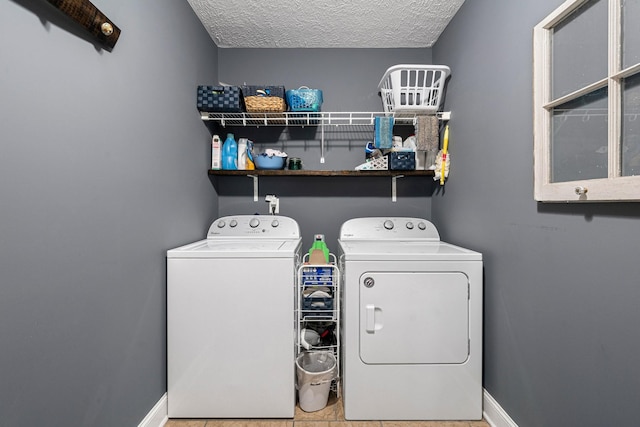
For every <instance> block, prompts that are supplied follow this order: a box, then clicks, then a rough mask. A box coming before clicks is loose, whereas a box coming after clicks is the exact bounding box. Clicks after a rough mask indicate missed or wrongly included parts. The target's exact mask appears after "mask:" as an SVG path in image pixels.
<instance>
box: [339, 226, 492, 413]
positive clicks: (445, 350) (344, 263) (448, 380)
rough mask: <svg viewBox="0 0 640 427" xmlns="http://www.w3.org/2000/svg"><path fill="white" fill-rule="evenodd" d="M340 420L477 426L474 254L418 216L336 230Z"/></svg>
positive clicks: (478, 303) (478, 297) (477, 274)
mask: <svg viewBox="0 0 640 427" xmlns="http://www.w3.org/2000/svg"><path fill="white" fill-rule="evenodd" d="M339 246H340V264H341V270H342V272H343V275H344V281H343V304H342V309H343V311H344V313H343V316H342V320H343V323H342V339H343V342H342V344H343V346H342V349H343V351H342V358H343V360H342V367H343V372H342V381H343V382H342V383H343V401H344V411H345V418H346V419H347V420H478V419H481V418H482V254H480V253H478V252H474V251H471V250H468V249H464V248H461V247H458V246H454V245H451V244H448V243H444V242H441V241H440V236H439V234H438V231H437V229H436V228H435V226H434V225H433V224H432V223H431V222H429V221H427V220H425V219H420V218H356V219H352V220H349V221H347V222H345V223H344V224H343V225H342V227H341V229H340V238H339Z"/></svg>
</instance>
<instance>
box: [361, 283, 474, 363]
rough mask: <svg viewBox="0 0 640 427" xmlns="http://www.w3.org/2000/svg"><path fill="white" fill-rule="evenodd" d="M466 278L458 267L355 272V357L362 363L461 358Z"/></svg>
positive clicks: (465, 337)
mask: <svg viewBox="0 0 640 427" xmlns="http://www.w3.org/2000/svg"><path fill="white" fill-rule="evenodd" d="M468 355H469V280H468V277H467V275H466V274H464V273H462V272H366V273H364V274H363V275H362V276H360V358H361V359H362V361H363V362H364V363H367V364H427V363H464V362H465V361H466V360H467V357H468Z"/></svg>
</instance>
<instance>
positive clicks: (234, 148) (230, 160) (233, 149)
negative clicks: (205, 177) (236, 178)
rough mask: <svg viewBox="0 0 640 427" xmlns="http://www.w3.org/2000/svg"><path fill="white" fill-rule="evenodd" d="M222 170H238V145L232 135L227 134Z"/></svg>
mask: <svg viewBox="0 0 640 427" xmlns="http://www.w3.org/2000/svg"><path fill="white" fill-rule="evenodd" d="M222 169H224V170H237V169H238V143H237V142H236V140H235V139H234V137H233V134H232V133H228V134H227V139H226V140H225V141H224V144H223V145H222Z"/></svg>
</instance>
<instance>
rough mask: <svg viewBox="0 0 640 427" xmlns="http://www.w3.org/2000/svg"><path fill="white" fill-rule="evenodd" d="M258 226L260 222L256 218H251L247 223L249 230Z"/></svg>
mask: <svg viewBox="0 0 640 427" xmlns="http://www.w3.org/2000/svg"><path fill="white" fill-rule="evenodd" d="M259 225H260V220H259V219H258V218H251V221H249V227H251V228H256V227H257V226H259Z"/></svg>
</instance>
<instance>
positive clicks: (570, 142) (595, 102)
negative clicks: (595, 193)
mask: <svg viewBox="0 0 640 427" xmlns="http://www.w3.org/2000/svg"><path fill="white" fill-rule="evenodd" d="M607 93H608V92H607V88H606V87H605V88H602V89H599V90H597V91H595V92H591V93H589V94H587V95H584V96H582V97H580V98H578V99H575V100H573V101H570V102H567V103H564V104H562V105H559V106H558V107H556V108H554V109H553V120H552V127H553V129H552V136H551V182H566V181H576V180H582V179H592V178H606V177H607V164H608V161H607V138H608V131H607V114H608V108H607Z"/></svg>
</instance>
